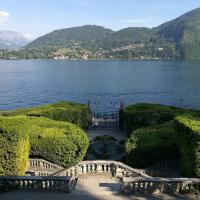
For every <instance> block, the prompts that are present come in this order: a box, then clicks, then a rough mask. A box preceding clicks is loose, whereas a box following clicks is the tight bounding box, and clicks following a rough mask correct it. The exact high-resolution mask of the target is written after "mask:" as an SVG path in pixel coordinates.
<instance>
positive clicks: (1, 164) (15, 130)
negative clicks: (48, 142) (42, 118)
mask: <svg viewBox="0 0 200 200" xmlns="http://www.w3.org/2000/svg"><path fill="white" fill-rule="evenodd" d="M29 133H30V132H29V129H28V126H27V125H26V124H24V123H23V122H22V121H21V120H20V119H19V118H16V119H12V118H5V117H1V116H0V174H1V175H24V173H25V171H26V169H27V164H28V157H29V147H30V146H29Z"/></svg>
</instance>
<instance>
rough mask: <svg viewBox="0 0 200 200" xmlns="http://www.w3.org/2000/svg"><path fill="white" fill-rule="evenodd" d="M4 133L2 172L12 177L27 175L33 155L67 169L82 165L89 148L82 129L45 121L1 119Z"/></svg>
mask: <svg viewBox="0 0 200 200" xmlns="http://www.w3.org/2000/svg"><path fill="white" fill-rule="evenodd" d="M0 133H1V135H0V155H1V157H0V168H3V174H9V175H23V174H24V172H25V170H26V166H27V160H28V156H29V154H30V156H34V157H37V158H43V159H46V160H48V161H50V162H53V163H55V164H58V165H61V166H63V167H67V166H69V165H71V164H75V163H77V162H79V161H81V160H82V159H83V158H84V156H85V153H86V151H87V148H88V145H89V144H88V143H89V141H88V138H87V135H86V134H85V133H84V131H83V130H82V129H81V128H79V127H78V126H76V125H74V124H71V123H69V122H61V121H55V120H50V119H47V118H43V117H40V118H38V117H28V116H14V117H2V116H0ZM29 138H30V151H29Z"/></svg>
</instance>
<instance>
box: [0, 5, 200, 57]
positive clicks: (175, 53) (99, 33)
mask: <svg viewBox="0 0 200 200" xmlns="http://www.w3.org/2000/svg"><path fill="white" fill-rule="evenodd" d="M199 34H200V8H198V9H195V10H192V11H191V12H189V13H186V14H185V15H182V16H180V17H179V18H177V19H175V20H172V21H169V22H167V23H164V24H162V25H160V26H158V27H155V28H152V29H150V28H145V27H131V28H126V29H122V30H119V31H112V30H110V29H105V28H104V27H100V26H91V25H87V26H82V27H73V28H67V29H61V30H55V31H53V32H51V33H49V34H46V35H44V36H42V37H40V38H38V39H36V40H34V41H33V42H31V43H30V44H28V45H27V46H26V47H25V48H21V49H19V50H14V51H10V50H4V51H3V50H2V51H0V58H2V59H12V58H17V59H22V58H23V59H29V58H31V59H32V58H54V57H56V56H55V55H58V54H59V56H61V57H62V56H65V57H66V58H67V59H74V58H76V59H84V58H85V56H87V58H89V59H180V58H181V59H191V60H193V59H200V38H199ZM59 52H60V53H59Z"/></svg>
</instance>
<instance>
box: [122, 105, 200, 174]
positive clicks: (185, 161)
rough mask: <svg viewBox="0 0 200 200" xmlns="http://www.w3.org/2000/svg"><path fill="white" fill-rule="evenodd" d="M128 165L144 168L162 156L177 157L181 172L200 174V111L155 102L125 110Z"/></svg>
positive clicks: (169, 158)
mask: <svg viewBox="0 0 200 200" xmlns="http://www.w3.org/2000/svg"><path fill="white" fill-rule="evenodd" d="M123 114H124V122H125V128H126V130H127V131H128V132H129V134H130V137H129V139H128V140H127V142H126V156H127V162H128V164H129V165H131V166H133V167H138V168H145V167H148V166H150V165H152V164H155V163H158V162H161V161H165V160H180V161H181V171H182V175H183V176H188V177H194V176H195V177H199V176H200V111H198V110H188V109H180V108H175V107H168V106H162V105H155V104H136V105H131V106H128V107H127V108H126V109H125V110H124V113H123Z"/></svg>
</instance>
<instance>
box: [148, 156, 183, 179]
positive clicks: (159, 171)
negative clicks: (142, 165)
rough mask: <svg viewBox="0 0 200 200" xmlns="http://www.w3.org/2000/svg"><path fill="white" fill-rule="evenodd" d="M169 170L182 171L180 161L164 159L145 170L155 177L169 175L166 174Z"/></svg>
mask: <svg viewBox="0 0 200 200" xmlns="http://www.w3.org/2000/svg"><path fill="white" fill-rule="evenodd" d="M167 170H176V171H180V161H178V160H175V161H170V160H169V161H163V162H160V163H157V164H155V165H152V166H150V167H148V168H146V169H145V172H146V173H147V174H148V175H149V176H153V177H166V176H167V177H169V176H168V174H166V171H167Z"/></svg>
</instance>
